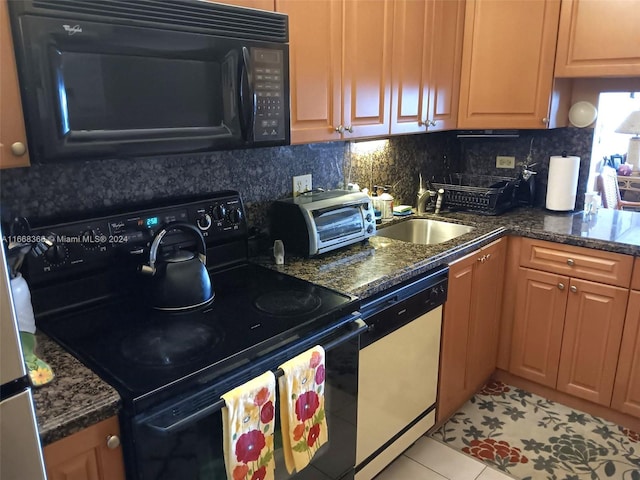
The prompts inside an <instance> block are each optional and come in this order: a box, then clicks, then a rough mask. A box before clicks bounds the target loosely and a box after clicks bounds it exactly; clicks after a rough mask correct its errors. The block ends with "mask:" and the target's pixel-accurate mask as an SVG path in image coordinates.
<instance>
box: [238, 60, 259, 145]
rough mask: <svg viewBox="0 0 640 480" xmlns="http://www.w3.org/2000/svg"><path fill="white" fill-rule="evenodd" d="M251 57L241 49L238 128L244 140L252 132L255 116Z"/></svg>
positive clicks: (248, 139)
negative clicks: (239, 127)
mask: <svg viewBox="0 0 640 480" xmlns="http://www.w3.org/2000/svg"><path fill="white" fill-rule="evenodd" d="M251 72H252V69H251V55H250V53H249V49H248V48H247V47H242V60H241V63H240V75H239V77H240V78H239V84H240V88H239V89H238V91H239V97H240V102H239V103H240V126H241V128H242V136H243V137H244V139H245V140H247V141H250V140H252V139H251V138H249V136H250V134H251V132H252V130H253V118H254V116H255V98H254V91H253V76H252V74H251Z"/></svg>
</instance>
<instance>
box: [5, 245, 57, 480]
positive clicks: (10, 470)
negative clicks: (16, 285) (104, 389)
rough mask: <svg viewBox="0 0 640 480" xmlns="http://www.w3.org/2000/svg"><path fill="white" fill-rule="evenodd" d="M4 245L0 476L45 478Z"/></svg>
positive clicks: (21, 479)
mask: <svg viewBox="0 0 640 480" xmlns="http://www.w3.org/2000/svg"><path fill="white" fill-rule="evenodd" d="M9 285H10V284H9V275H8V272H7V263H6V256H5V252H4V248H0V478H1V479H2V480H25V479H29V480H40V479H43V480H44V479H46V475H45V473H44V461H43V459H42V449H41V448H40V438H39V436H38V427H37V424H36V417H35V411H34V408H33V398H32V397H31V388H30V386H29V381H28V378H27V376H26V375H27V371H26V368H25V365H24V361H23V359H22V349H21V347H20V341H19V338H18V328H17V321H16V320H17V319H16V315H15V309H14V305H13V297H12V295H11V288H10V286H9Z"/></svg>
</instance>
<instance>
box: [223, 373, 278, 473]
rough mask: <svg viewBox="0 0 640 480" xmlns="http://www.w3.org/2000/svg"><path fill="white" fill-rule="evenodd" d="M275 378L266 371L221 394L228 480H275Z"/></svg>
mask: <svg viewBox="0 0 640 480" xmlns="http://www.w3.org/2000/svg"><path fill="white" fill-rule="evenodd" d="M275 391H276V378H275V376H274V375H273V373H272V372H265V373H263V374H262V375H260V376H259V377H256V378H254V379H253V380H250V381H248V382H247V383H245V384H244V385H240V386H239V387H236V388H234V389H233V390H231V391H230V392H227V393H225V394H224V395H222V398H224V401H225V403H226V406H225V407H224V408H223V409H222V430H223V432H222V433H223V438H224V464H225V468H226V470H227V479H228V480H273V479H274V473H273V470H274V468H275V461H274V458H273V429H274V427H275V420H274V413H275V407H274V404H275Z"/></svg>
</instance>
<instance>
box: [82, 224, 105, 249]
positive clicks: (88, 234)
mask: <svg viewBox="0 0 640 480" xmlns="http://www.w3.org/2000/svg"><path fill="white" fill-rule="evenodd" d="M106 240H107V239H106V237H103V236H102V235H101V233H100V230H97V229H93V228H88V229H86V230H83V231H82V232H80V241H81V242H82V247H83V248H84V249H85V250H95V249H96V248H98V247H99V246H100V243H101V242H103V241H104V242H106Z"/></svg>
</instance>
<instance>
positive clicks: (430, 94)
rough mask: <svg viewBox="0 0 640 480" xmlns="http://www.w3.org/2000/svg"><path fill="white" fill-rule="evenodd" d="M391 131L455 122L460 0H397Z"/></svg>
mask: <svg viewBox="0 0 640 480" xmlns="http://www.w3.org/2000/svg"><path fill="white" fill-rule="evenodd" d="M393 19H394V26H393V65H392V69H391V71H392V82H391V133H392V134H403V133H416V132H424V131H425V130H427V131H435V130H444V129H453V128H455V127H456V121H457V115H458V111H457V110H458V91H459V87H460V64H461V60H462V29H463V25H464V0H418V1H416V0H395V2H394V14H393Z"/></svg>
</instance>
